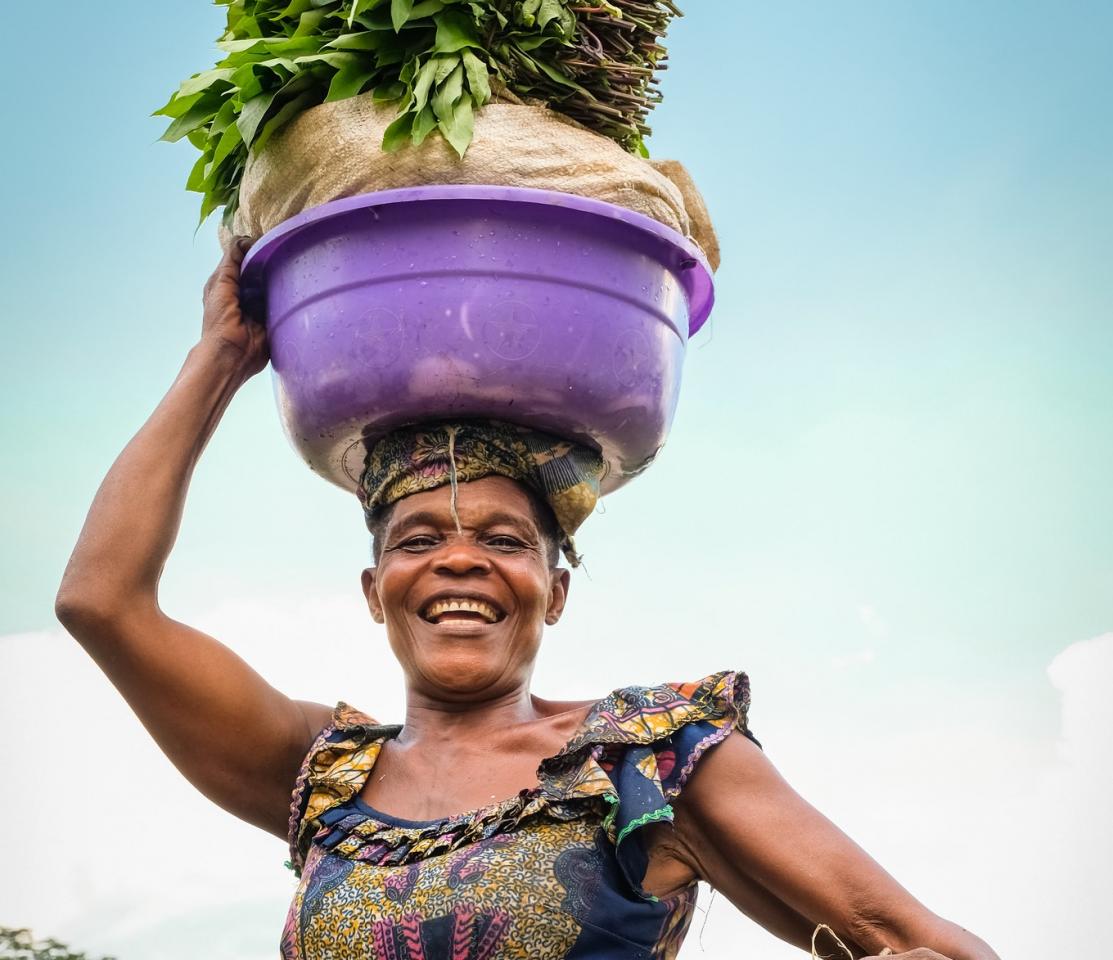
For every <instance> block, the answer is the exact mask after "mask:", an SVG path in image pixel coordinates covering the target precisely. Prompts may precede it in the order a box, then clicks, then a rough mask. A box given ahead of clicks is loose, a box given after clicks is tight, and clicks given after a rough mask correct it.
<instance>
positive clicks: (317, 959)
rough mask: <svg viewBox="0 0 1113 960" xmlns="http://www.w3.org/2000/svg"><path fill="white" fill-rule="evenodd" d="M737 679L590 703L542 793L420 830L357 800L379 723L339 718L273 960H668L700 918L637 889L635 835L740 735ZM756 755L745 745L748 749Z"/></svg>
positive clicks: (744, 699)
mask: <svg viewBox="0 0 1113 960" xmlns="http://www.w3.org/2000/svg"><path fill="white" fill-rule="evenodd" d="M748 706H749V684H748V681H747V679H746V676H745V674H742V673H734V672H722V673H717V674H713V675H712V676H710V677H707V678H706V679H704V680H701V681H699V682H697V683H684V684H677V683H669V684H662V685H661V686H658V687H628V688H625V689H622V690H616V691H615V692H614V693H612V694H610V695H609V696H607V697H605V698H604V699H602V700H600V701H598V702H597V703H595V704H594V705H593V706H592V708H591V710H590V712H589V713H588V716H587V718H586V719H585V720H584V722H583V723H582V724H581V726H580V727H579V729H578V730H577V732H576V733H575V734H574V735H573V737H572V738H571V739H570V740H569V741H568V742H567V743H566V744H565V745H564V747H563V748H562V749H561V750H560V752H559V753H557V754H556V755H554V756H552V757H548V758H547V759H545V760H543V761H542V762H541V765H540V766H539V767H538V771H537V776H538V784H537V786H536V787H534V788H532V789H529V790H523V791H522V792H521V793H519V794H518V795H517V796H514V797H511V798H510V799H508V800H503V801H501V802H499V803H495V804H492V805H490V806H487V807H483V808H481V809H479V810H474V811H471V812H468V813H464V814H458V815H456V816H452V817H446V818H443V819H440V820H431V821H410V820H400V819H398V818H397V817H392V816H388V815H386V814H383V813H380V812H378V811H376V810H374V809H372V808H371V807H369V806H367V804H365V803H364V802H363V801H362V800H360V798H359V793H360V791H361V790H362V788H363V785H364V783H365V782H366V781H367V778H368V775H369V774H370V772H371V769H372V767H373V766H374V764H375V760H376V758H377V757H378V755H379V751H380V750H381V749H382V746H383V743H384V742H385V741H386V740H388V739H390V738H392V737H395V736H397V735H398V733H399V731H400V730H401V727H398V726H381V725H379V724H377V723H375V721H374V720H372V719H370V718H369V717H367V716H365V715H364V714H362V713H360V712H359V711H357V710H354V709H352V708H351V707H349V706H347V705H346V704H343V703H341V704H340V705H338V706H337V708H336V710H335V712H334V714H333V718H332V722H331V723H330V724H329V726H327V727H326V728H325V729H324V730H323V731H321V734H320V735H319V736H318V738H317V740H316V741H315V742H314V744H313V747H312V748H311V749H310V751H309V754H308V756H307V757H306V759H305V762H304V764H303V765H302V769H301V772H300V774H299V776H298V779H297V784H296V786H295V789H294V799H293V804H292V808H291V816H290V851H291V863H290V864H289V866H291V867H292V868H293V869H294V871H295V872H296V873H297V875H298V876H299V877H300V883H299V885H298V888H297V893H296V894H295V897H294V902H293V904H292V906H291V908H290V913H289V917H288V919H287V921H286V928H285V930H284V932H283V936H282V954H281V955H282V958H283V960H511V958H513V960H617V958H623V960H625V958H629V960H671V958H673V957H675V956H676V954H677V951H678V950H679V949H680V944H681V941H682V940H683V938H684V934H685V933H686V932H687V929H688V924H689V922H690V920H691V917H692V911H693V909H694V907H695V899H696V884H695V883H692V884H691V885H690V886H689V887H687V888H685V889H684V890H683V891H681V892H680V893H679V894H676V895H674V896H672V897H670V898H669V899H667V900H658V899H657V898H656V897H654V896H652V895H650V894H648V893H646V892H645V891H644V890H643V889H642V880H643V878H644V876H645V872H646V868H647V866H648V862H649V856H648V855H649V846H648V843H647V840H646V837H645V833H646V831H643V830H641V829H639V828H641V827H643V826H645V825H646V824H647V823H651V822H654V821H671V820H672V807H671V805H670V801H671V800H673V799H674V798H675V797H676V796H677V795H678V794H679V793H680V791H681V790H682V789H683V787H684V784H685V783H686V782H687V780H688V778H689V776H691V774H692V771H693V770H694V768H695V766H696V764H697V763H698V762H699V759H700V757H701V756H702V755H703V754H704V752H705V751H706V750H707V749H708V748H709V747H711V746H713V745H714V744H716V743H719V742H720V741H721V740H723V739H725V738H726V737H727V736H728V735H729V734H730V733H731V732H732V731H733V730H736V729H737V730H739V731H740V732H741V733H742V734H743V735H745V736H747V737H750V739H753V737H752V736H751V734H750V732H749V729H748V727H747V724H746V712H747V708H748ZM755 742H756V741H755Z"/></svg>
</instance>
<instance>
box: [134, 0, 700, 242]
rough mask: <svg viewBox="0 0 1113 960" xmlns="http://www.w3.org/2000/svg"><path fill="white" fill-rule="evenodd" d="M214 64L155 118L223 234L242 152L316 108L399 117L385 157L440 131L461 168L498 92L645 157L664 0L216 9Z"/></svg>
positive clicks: (330, 1)
mask: <svg viewBox="0 0 1113 960" xmlns="http://www.w3.org/2000/svg"><path fill="white" fill-rule="evenodd" d="M216 2H217V3H218V4H220V5H223V6H225V7H227V11H228V14H227V16H228V26H227V29H226V31H225V33H224V35H223V36H222V37H221V39H220V41H219V42H218V43H217V47H218V48H219V49H220V51H221V52H222V53H223V54H224V57H223V59H222V60H221V61H220V62H219V63H218V64H217V65H216V66H215V67H214V68H213V69H211V70H206V71H205V72H203V73H199V74H196V75H195V76H193V77H190V78H189V79H188V80H186V81H185V82H184V83H183V84H182V85H181V87H179V89H178V91H177V92H176V93H175V94H174V95H173V96H172V97H171V98H170V100H169V102H168V103H167V104H166V105H165V106H164V107H162V108H161V109H160V110H158V111H156V113H155V115H156V116H163V117H167V118H168V119H169V120H170V121H171V122H170V125H169V127H168V128H167V130H166V132H165V133H164V134H163V139H164V140H171V141H173V140H180V139H182V138H186V137H188V138H189V140H190V142H191V143H193V144H194V145H195V146H196V147H197V148H198V149H199V150H200V151H201V154H202V156H201V158H200V159H199V160H198V162H197V164H196V165H195V166H194V168H193V170H192V172H191V173H190V176H189V180H188V182H187V188H188V189H189V190H193V191H196V192H198V193H201V194H203V195H204V196H203V201H202V215H201V219H202V220H204V219H205V218H206V217H207V216H208V215H209V214H210V213H212V211H213V210H215V209H217V208H218V207H220V206H224V217H225V222H226V223H229V224H230V223H231V220H232V217H233V216H234V215H235V212H236V207H237V205H238V202H239V187H240V180H241V178H242V176H243V171H244V166H245V164H246V163H247V158H248V155H249V152H250V151H251V150H259V149H261V148H262V146H263V145H264V144H265V143H266V142H267V140H268V139H269V138H270V137H272V136H273V135H274V134H275V133H276V132H277V131H278V130H279V129H281V127H282V126H283V125H284V124H286V123H288V122H289V121H290V120H292V119H293V118H294V117H296V116H297V115H298V114H299V113H302V112H303V111H305V110H308V109H309V108H310V107H313V106H316V105H317V104H319V103H323V102H325V101H326V100H329V101H332V100H343V99H346V98H348V97H354V96H356V95H358V94H360V93H369V92H373V94H374V97H375V99H376V100H377V101H382V102H388V103H396V104H397V105H398V118H397V119H396V120H395V121H394V122H393V123H392V124H391V125H390V127H389V128H388V129H387V131H386V134H385V136H384V138H383V149H384V150H387V151H392V150H399V149H402V148H403V147H405V146H406V145H408V144H419V143H421V142H422V141H423V140H424V139H425V138H426V137H428V136H429V135H430V134H432V133H433V131H434V130H439V131H440V134H441V135H442V136H443V137H444V138H445V139H446V140H447V141H448V142H449V143H450V144H451V145H452V147H453V148H454V149H455V150H456V152H457V153H458V154H459V155H460V156H461V157H462V156H463V155H464V153H465V152H466V151H467V149H468V145H469V144H470V143H471V140H472V135H473V129H474V119H475V112H476V110H477V109H480V108H482V107H483V105H484V104H485V103H487V102H488V101H489V100H490V99H491V96H492V87H493V86H496V87H497V86H500V85H501V86H502V87H505V88H506V89H508V90H510V91H512V92H513V93H515V94H517V95H518V96H520V97H524V98H529V99H536V100H541V101H544V102H545V103H547V104H548V105H549V106H550V107H551V108H552V109H554V110H557V111H559V112H561V113H563V114H566V115H567V116H569V117H572V118H573V119H575V120H577V121H579V122H580V123H582V124H584V125H585V126H587V127H588V128H589V129H592V130H594V131H596V132H597V133H601V134H603V135H605V136H607V137H610V138H611V139H613V140H616V141H617V142H618V143H620V144H621V145H622V146H623V147H625V148H626V149H627V150H630V151H631V152H634V153H642V154H644V153H645V147H644V143H643V140H644V138H645V136H646V135H647V134H648V133H649V132H650V131H649V127H648V126H647V125H646V120H647V118H648V116H649V112H650V110H651V109H652V108H653V105H654V104H655V103H657V102H658V101H659V100H660V93H659V91H658V90H657V77H656V74H657V71H658V70H661V69H664V67H665V61H666V59H667V57H666V54H665V48H664V47H663V46H662V45H661V42H660V41H661V38H662V37H663V36H664V35H665V33H666V31H667V29H668V26H669V24H670V22H671V21H672V19H673V18H674V17H677V16H680V11H679V10H678V9H677V8H676V6H675V5H674V4H673V0H419V2H415V0H216Z"/></svg>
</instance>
